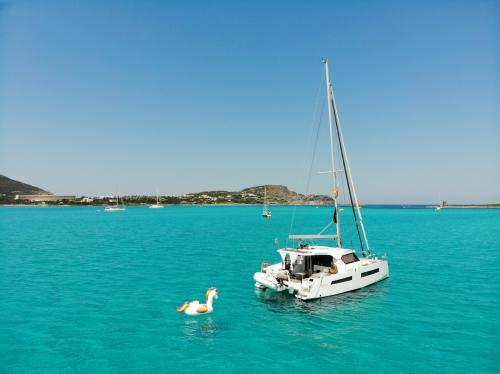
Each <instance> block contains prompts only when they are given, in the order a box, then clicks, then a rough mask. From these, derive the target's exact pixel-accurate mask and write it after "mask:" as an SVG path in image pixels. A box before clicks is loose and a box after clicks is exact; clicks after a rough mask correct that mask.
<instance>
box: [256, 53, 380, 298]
mask: <svg viewBox="0 0 500 374" xmlns="http://www.w3.org/2000/svg"><path fill="white" fill-rule="evenodd" d="M323 63H324V64H325V74H326V88H327V100H328V114H329V115H328V120H329V138H330V139H329V140H330V154H331V159H330V161H331V167H332V169H331V170H330V171H328V173H329V174H331V175H332V187H333V190H332V191H333V194H332V195H333V202H334V211H333V218H332V221H331V222H330V223H329V224H328V225H327V226H326V227H325V228H324V229H323V230H321V231H320V232H319V233H318V234H294V235H292V234H291V235H289V237H288V238H289V239H290V240H292V242H294V243H295V242H296V243H297V246H296V247H290V248H289V247H285V248H281V249H278V253H279V254H280V257H281V262H278V263H276V264H274V265H271V266H268V265H267V262H266V261H264V262H263V263H262V266H261V271H260V272H257V273H255V274H254V280H255V286H256V287H257V288H261V289H267V288H269V289H273V290H276V291H285V290H287V291H288V292H290V293H292V294H295V296H296V297H297V298H299V299H302V300H311V299H317V298H321V297H326V296H333V295H337V294H340V293H344V292H348V291H352V290H356V289H359V288H363V287H366V286H369V285H371V284H373V283H375V282H378V281H380V280H382V279H385V278H387V277H388V276H389V266H388V262H387V259H386V258H381V259H379V258H377V257H375V256H374V255H373V254H372V251H371V249H370V246H369V244H368V238H367V236H366V232H365V226H364V224H363V217H362V214H361V209H360V206H359V202H358V197H357V194H356V190H355V187H354V183H353V179H352V174H351V168H350V166H349V161H348V159H347V153H346V147H345V144H344V138H343V135H342V129H341V127H340V121H339V117H338V112H337V107H336V104H335V96H334V93H333V85H332V82H331V81H330V71H329V66H328V60H326V59H324V60H323ZM336 156H337V157H336ZM336 161H337V162H336ZM336 165H338V168H337V167H336ZM342 174H343V175H344V176H345V181H346V186H347V197H348V199H349V203H350V204H349V205H350V206H351V209H352V214H353V218H354V226H355V232H356V234H357V236H358V238H359V245H360V249H361V254H362V257H361V258H358V256H357V254H356V251H355V250H354V249H349V248H345V247H344V246H343V242H342V234H341V226H340V215H339V214H338V212H339V196H340V188H339V186H340V181H339V179H340V177H341V175H342ZM332 225H335V233H334V234H324V233H325V232H326V230H327V229H328V228H329V227H330V226H332ZM319 240H334V241H336V246H333V247H332V246H325V245H316V244H314V243H315V242H316V241H319ZM309 243H310V244H309Z"/></svg>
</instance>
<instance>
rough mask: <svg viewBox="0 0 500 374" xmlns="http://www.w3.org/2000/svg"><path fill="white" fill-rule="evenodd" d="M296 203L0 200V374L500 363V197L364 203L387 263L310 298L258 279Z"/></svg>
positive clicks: (307, 219)
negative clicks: (205, 311) (404, 204)
mask: <svg viewBox="0 0 500 374" xmlns="http://www.w3.org/2000/svg"><path fill="white" fill-rule="evenodd" d="M294 209H295V208H293V207H272V210H273V217H272V219H270V220H265V219H263V218H261V217H260V212H261V207H182V206H174V207H166V208H164V209H148V208H146V207H129V208H128V209H127V211H126V212H115V213H104V212H103V211H102V209H101V208H99V207H56V208H52V207H48V208H36V207H1V208H0V260H1V264H0V372H1V373H31V372H44V373H45V372H57V373H73V372H77V373H106V372H111V373H114V372H137V373H145V372H198V371H199V372H203V373H250V372H268V373H278V372H290V373H324V372H337V373H346V372H349V373H380V372H385V373H388V372H395V373H397V372H413V373H421V372H436V373H441V372H450V373H466V372H474V373H476V372H500V337H499V336H500V282H499V279H500V210H498V209H483V210H481V209H449V210H442V211H439V212H438V211H435V210H433V209H389V208H370V207H367V208H364V209H363V211H364V216H365V221H366V225H367V231H368V235H369V238H370V240H371V245H372V247H373V248H374V249H375V251H376V252H377V253H378V254H380V255H382V254H384V253H387V255H388V258H389V265H390V274H391V277H390V278H389V279H387V280H385V281H383V282H380V283H378V284H376V285H373V286H371V287H369V288H366V289H363V290H358V291H356V292H352V293H348V294H344V295H340V296H337V297H333V298H326V299H323V300H316V301H312V302H303V301H299V300H296V299H295V298H294V297H291V296H289V295H287V294H277V293H272V292H269V291H266V292H262V291H258V290H256V289H254V282H253V280H252V275H253V273H254V272H255V271H257V270H258V269H259V268H260V264H261V261H262V260H263V259H266V260H268V261H270V262H277V261H278V260H279V257H278V255H277V253H276V252H275V249H276V244H275V243H274V239H275V237H279V238H280V244H281V245H284V244H285V239H284V238H286V236H287V235H288V233H289V230H290V221H291V215H292V212H293V211H294ZM331 213H332V212H331V210H330V209H328V208H318V209H317V208H314V207H298V208H296V219H295V221H296V225H297V227H300V228H302V229H303V230H304V231H305V230H308V231H312V232H315V231H319V229H321V228H322V226H323V225H324V224H325V223H327V222H328V221H329V220H330V218H331ZM344 213H345V215H347V214H348V213H347V212H342V214H344ZM295 231H298V229H297V230H295ZM210 286H215V287H217V288H218V290H219V299H218V300H216V302H215V310H214V313H212V314H211V315H208V316H203V317H198V318H194V317H187V316H185V315H180V314H178V313H177V311H176V306H178V305H181V304H182V303H183V302H184V301H186V300H193V299H203V298H204V294H205V291H206V289H207V288H208V287H210Z"/></svg>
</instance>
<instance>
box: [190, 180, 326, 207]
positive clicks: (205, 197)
mask: <svg viewBox="0 0 500 374" xmlns="http://www.w3.org/2000/svg"><path fill="white" fill-rule="evenodd" d="M264 190H266V191H267V203H268V204H269V205H276V204H279V205H325V204H330V203H331V202H332V199H331V198H330V197H328V196H325V195H303V194H299V193H297V192H294V191H290V190H289V189H288V187H286V186H282V185H265V186H255V187H249V188H245V189H243V190H241V191H237V192H231V191H204V192H198V193H190V194H187V195H184V196H182V197H180V200H181V204H182V203H189V204H193V203H194V204H200V203H201V204H262V203H263V201H264Z"/></svg>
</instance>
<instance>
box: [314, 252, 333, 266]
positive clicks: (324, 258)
mask: <svg viewBox="0 0 500 374" xmlns="http://www.w3.org/2000/svg"><path fill="white" fill-rule="evenodd" d="M311 261H312V266H313V268H314V265H319V266H324V267H330V266H332V262H333V257H332V256H328V255H318V256H311Z"/></svg>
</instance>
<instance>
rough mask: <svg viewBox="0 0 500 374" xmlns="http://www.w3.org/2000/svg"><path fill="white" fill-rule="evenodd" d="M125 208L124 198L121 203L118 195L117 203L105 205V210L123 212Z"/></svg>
mask: <svg viewBox="0 0 500 374" xmlns="http://www.w3.org/2000/svg"><path fill="white" fill-rule="evenodd" d="M124 210H125V205H123V200H122V204H121V205H120V196H117V197H116V205H108V206H106V207H104V211H105V212H123V211H124Z"/></svg>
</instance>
